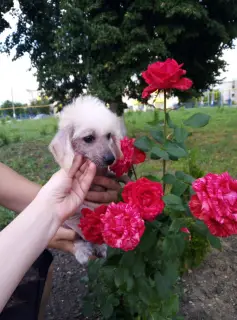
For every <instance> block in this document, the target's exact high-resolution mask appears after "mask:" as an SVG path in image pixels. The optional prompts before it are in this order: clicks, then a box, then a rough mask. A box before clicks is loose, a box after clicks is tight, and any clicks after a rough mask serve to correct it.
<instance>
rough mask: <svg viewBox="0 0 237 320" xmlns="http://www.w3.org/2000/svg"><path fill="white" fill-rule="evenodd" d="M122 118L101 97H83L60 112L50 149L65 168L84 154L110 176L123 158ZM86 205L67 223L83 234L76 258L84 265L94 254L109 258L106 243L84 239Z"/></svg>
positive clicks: (100, 172)
mask: <svg viewBox="0 0 237 320" xmlns="http://www.w3.org/2000/svg"><path fill="white" fill-rule="evenodd" d="M122 121H123V120H122V119H121V118H119V117H117V116H116V115H115V114H114V113H112V112H111V111H110V110H109V109H108V108H107V107H106V106H105V104H104V103H103V102H102V101H100V100H99V99H97V98H95V97H92V96H84V97H83V96H82V97H79V98H77V99H75V100H74V101H73V102H72V103H71V104H69V105H67V106H65V107H64V109H63V110H62V112H61V114H60V115H59V130H58V132H57V134H56V135H55V137H54V138H53V140H52V142H51V143H50V146H49V150H50V151H51V152H52V154H53V156H54V158H55V160H56V162H57V163H58V164H59V165H60V167H61V168H64V169H65V170H68V169H69V168H70V167H71V164H72V161H73V158H74V155H75V154H81V155H83V156H85V157H87V158H89V159H90V160H91V161H93V162H94V163H95V164H96V166H97V174H98V175H106V174H107V172H108V166H110V165H112V164H113V163H114V162H115V161H116V160H117V159H119V158H121V157H122V153H121V150H120V140H121V139H122V138H123V136H124V135H125V134H126V132H125V131H124V130H125V126H124V124H123V123H122ZM92 189H93V186H92ZM85 207H87V208H88V204H87V205H83V206H82V207H80V208H78V210H77V212H76V214H75V215H74V217H72V218H71V219H69V220H67V221H66V222H65V225H66V226H67V227H69V228H71V229H73V230H75V231H76V232H77V234H78V235H79V237H80V238H78V240H76V241H75V257H76V259H77V260H78V262H79V263H81V264H84V263H87V262H88V259H89V257H90V256H91V255H93V254H95V255H99V256H103V257H105V256H106V249H107V248H106V246H105V245H101V246H100V245H93V244H91V243H89V242H87V241H85V240H84V239H83V235H82V232H81V230H80V229H79V228H78V224H79V221H80V216H81V213H80V212H81V209H82V208H85Z"/></svg>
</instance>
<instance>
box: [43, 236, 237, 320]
mask: <svg viewBox="0 0 237 320" xmlns="http://www.w3.org/2000/svg"><path fill="white" fill-rule="evenodd" d="M54 255H55V261H54V278H53V288H52V295H51V298H50V302H49V305H48V307H47V315H46V320H62V319H63V320H73V319H77V320H84V319H86V318H85V317H84V316H83V315H82V314H81V311H80V308H81V304H82V301H81V299H82V295H83V292H84V287H83V286H82V285H81V283H80V281H79V279H80V277H82V276H83V274H84V273H85V269H83V268H81V267H80V266H79V265H78V264H77V262H76V261H75V259H74V258H73V257H71V256H69V255H67V254H63V253H55V252H54ZM182 282H183V285H184V292H185V295H184V299H183V303H182V310H181V311H182V314H183V315H184V317H185V320H236V319H237V238H234V239H228V240H224V241H223V251H222V252H219V251H213V252H212V253H211V254H210V255H209V256H208V258H207V259H206V261H205V262H204V263H203V264H202V266H200V267H199V268H198V269H196V270H194V271H192V272H189V273H188V274H187V275H186V276H185V277H184V279H183V280H182ZM91 320H92V319H91ZM93 320H95V319H93Z"/></svg>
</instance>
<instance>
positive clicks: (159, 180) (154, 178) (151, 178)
mask: <svg viewBox="0 0 237 320" xmlns="http://www.w3.org/2000/svg"><path fill="white" fill-rule="evenodd" d="M144 178H147V179H148V180H151V181H155V182H161V179H160V178H159V177H156V176H152V175H149V174H148V175H146V176H144Z"/></svg>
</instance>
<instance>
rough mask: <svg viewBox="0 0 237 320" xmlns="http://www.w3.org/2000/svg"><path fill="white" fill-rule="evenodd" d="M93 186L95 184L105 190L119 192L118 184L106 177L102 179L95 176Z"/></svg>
mask: <svg viewBox="0 0 237 320" xmlns="http://www.w3.org/2000/svg"><path fill="white" fill-rule="evenodd" d="M93 184H97V185H99V186H102V187H104V188H106V189H110V190H117V191H119V190H120V189H121V186H120V184H119V183H118V182H117V181H115V180H113V179H111V178H108V177H103V176H96V177H95V178H94V181H93Z"/></svg>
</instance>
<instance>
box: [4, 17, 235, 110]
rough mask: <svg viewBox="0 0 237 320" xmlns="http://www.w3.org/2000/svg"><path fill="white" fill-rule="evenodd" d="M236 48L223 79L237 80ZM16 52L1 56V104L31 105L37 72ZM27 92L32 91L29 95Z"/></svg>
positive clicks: (226, 54) (227, 54)
mask: <svg viewBox="0 0 237 320" xmlns="http://www.w3.org/2000/svg"><path fill="white" fill-rule="evenodd" d="M6 18H7V20H8V21H9V23H10V25H11V28H12V29H13V30H14V28H15V26H16V21H15V20H14V19H13V18H12V17H11V16H10V15H8V14H7V15H6ZM10 32H11V30H10V29H8V30H5V31H4V32H3V33H2V34H0V42H1V41H3V40H4V39H5V38H6V36H7V35H8V34H9V33H10ZM234 43H235V45H236V48H235V49H232V50H226V51H225V52H224V56H223V58H224V60H225V61H226V62H227V63H228V65H229V66H228V67H227V71H226V72H225V73H222V74H221V78H223V77H225V78H226V80H233V79H237V59H236V57H237V39H236V40H235V42H234ZM13 56H14V52H12V54H11V55H10V56H8V55H7V54H0V104H1V103H2V102H3V101H5V100H12V98H13V100H14V101H15V102H16V101H17V102H25V103H29V101H30V100H31V99H32V94H33V95H34V97H36V95H37V92H36V91H37V88H38V83H37V80H36V77H35V75H34V73H35V70H29V69H30V68H31V63H30V58H29V56H28V55H24V56H23V57H21V58H19V59H17V60H16V61H12V57H13ZM27 90H31V93H29V92H28V91H27Z"/></svg>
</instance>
